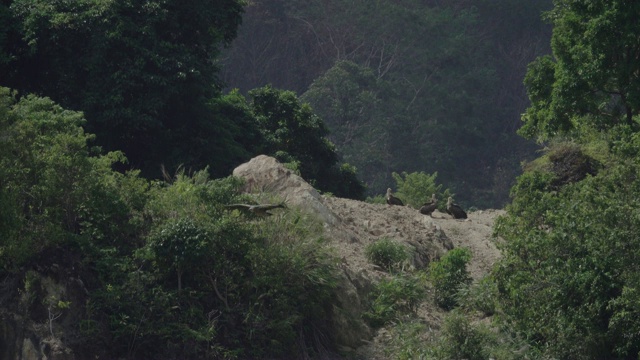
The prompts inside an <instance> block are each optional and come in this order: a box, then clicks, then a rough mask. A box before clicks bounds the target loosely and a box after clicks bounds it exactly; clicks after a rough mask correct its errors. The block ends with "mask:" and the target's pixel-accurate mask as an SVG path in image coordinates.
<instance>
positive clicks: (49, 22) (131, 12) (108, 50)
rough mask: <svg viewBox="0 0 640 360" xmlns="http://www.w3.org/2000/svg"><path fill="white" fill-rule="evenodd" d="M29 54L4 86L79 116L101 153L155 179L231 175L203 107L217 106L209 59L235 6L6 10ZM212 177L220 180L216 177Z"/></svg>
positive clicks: (220, 137)
mask: <svg viewBox="0 0 640 360" xmlns="http://www.w3.org/2000/svg"><path fill="white" fill-rule="evenodd" d="M10 9H11V11H12V15H13V17H14V18H15V19H17V21H18V22H19V24H20V25H21V26H20V28H21V34H22V38H23V39H24V41H25V42H26V44H28V45H27V46H28V49H26V50H24V51H23V53H21V54H20V56H21V58H20V59H18V61H17V62H16V64H15V68H14V69H13V70H14V71H12V72H9V74H10V75H12V76H10V77H9V78H8V79H6V80H5V81H8V85H10V86H11V87H13V88H17V89H19V90H21V91H24V92H35V93H38V94H42V95H46V96H49V97H51V98H52V99H54V100H55V101H58V102H59V103H61V104H62V105H63V106H65V107H67V108H72V109H79V110H82V111H84V113H85V114H86V118H87V120H88V123H87V127H88V129H89V131H91V132H92V133H95V134H96V135H97V141H98V143H99V144H100V145H102V146H104V147H105V148H106V149H108V150H122V151H124V152H125V153H126V154H127V156H128V157H129V159H130V161H131V164H132V165H133V166H135V167H139V168H142V169H143V170H144V171H145V172H147V173H148V174H151V175H157V174H158V173H159V168H160V164H161V163H165V165H167V166H168V167H169V168H175V167H177V165H179V164H183V165H184V166H186V167H188V168H189V167H196V168H203V167H204V166H205V165H212V169H216V171H221V174H220V175H222V174H226V173H228V170H229V169H230V168H231V167H232V166H234V165H235V164H234V163H233V161H234V160H237V159H238V157H242V155H245V158H246V154H242V153H240V154H238V149H237V146H236V148H234V147H233V146H230V145H233V144H234V139H233V137H232V135H231V134H230V133H229V130H228V128H229V127H230V126H232V124H233V123H232V122H222V121H219V120H218V118H216V117H213V116H211V114H210V113H209V108H208V107H207V106H206V103H207V101H208V100H209V99H212V98H214V97H217V96H219V88H220V82H219V80H218V78H217V72H218V67H217V65H216V61H215V60H216V57H217V56H218V54H219V52H220V48H221V46H223V45H225V44H228V43H229V42H230V41H231V39H233V37H234V36H235V34H236V28H237V26H238V24H239V23H240V21H241V13H242V2H241V1H238V0H222V1H213V0H189V1H159V0H158V1H142V0H134V1H127V0H116V1H107V2H104V1H95V0H81V1H72V2H68V1H56V2H53V3H52V2H50V1H44V0H38V1H23V0H14V1H12V2H11V7H10ZM218 169H219V170H218Z"/></svg>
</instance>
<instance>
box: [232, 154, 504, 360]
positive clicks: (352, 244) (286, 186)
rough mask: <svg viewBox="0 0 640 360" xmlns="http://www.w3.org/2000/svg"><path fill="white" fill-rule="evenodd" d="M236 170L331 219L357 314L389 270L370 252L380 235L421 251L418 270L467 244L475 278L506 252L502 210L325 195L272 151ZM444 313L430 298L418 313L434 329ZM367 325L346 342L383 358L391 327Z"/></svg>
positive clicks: (254, 184) (250, 182)
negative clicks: (462, 216)
mask: <svg viewBox="0 0 640 360" xmlns="http://www.w3.org/2000/svg"><path fill="white" fill-rule="evenodd" d="M234 175H235V176H239V177H243V178H245V179H246V181H247V187H246V189H245V190H246V191H247V192H249V193H258V194H259V193H260V192H263V191H268V192H270V193H272V194H274V195H275V196H277V197H279V198H281V199H284V200H285V201H286V202H287V203H288V204H289V206H294V207H297V208H299V209H300V210H302V211H305V212H308V213H310V214H313V215H314V216H317V217H318V218H320V219H321V220H322V221H323V222H324V223H325V229H326V236H327V237H328V238H329V239H330V244H331V246H332V247H333V248H335V250H336V253H337V254H338V256H339V258H340V259H341V268H342V269H343V270H344V274H345V277H346V279H348V281H349V282H350V284H348V285H345V289H344V291H345V292H346V294H345V298H343V299H342V306H346V307H347V308H349V307H351V308H353V309H352V310H353V312H354V313H356V312H357V311H361V310H362V308H361V307H362V306H363V305H364V304H363V297H364V296H365V295H366V292H367V290H368V288H370V286H371V284H373V282H375V281H377V280H378V279H380V278H381V277H384V276H387V275H388V274H386V273H385V272H384V271H382V269H379V268H377V267H376V266H374V265H372V264H370V263H369V262H368V261H367V259H366V257H365V248H366V247H367V245H369V244H371V243H373V242H375V241H377V240H379V239H382V238H391V239H394V240H396V241H398V242H401V243H404V244H406V245H407V246H408V247H409V248H411V249H413V250H415V251H414V254H415V255H414V258H413V261H412V264H410V265H409V266H413V267H415V268H418V269H419V268H424V267H426V266H427V265H428V263H429V262H430V261H432V260H434V259H437V258H439V257H440V256H442V255H443V254H444V253H445V252H446V251H448V250H451V249H453V248H455V247H466V248H468V249H470V250H471V252H472V254H473V258H472V260H471V262H470V264H469V268H468V270H469V271H470V273H471V275H472V277H473V278H474V279H475V280H477V279H480V278H481V277H482V276H484V275H485V274H487V273H488V272H489V271H490V269H491V267H492V266H493V264H494V263H495V262H496V261H497V259H498V258H499V256H500V252H499V250H498V249H497V248H496V245H495V239H494V238H493V236H492V233H493V230H492V227H493V222H494V220H495V218H496V217H497V216H499V215H501V214H503V213H504V212H503V211H502V210H482V211H475V212H471V213H469V218H468V219H466V220H455V219H452V218H451V217H450V216H449V215H448V214H444V213H441V212H438V211H437V210H436V211H435V212H434V213H433V215H432V216H433V217H429V216H425V215H422V214H420V213H419V212H418V211H417V210H416V209H413V208H411V207H408V206H389V205H386V204H384V205H382V204H369V203H365V202H361V201H355V200H349V199H342V198H336V197H331V196H323V195H320V194H319V193H318V192H317V191H316V190H315V189H313V188H312V187H311V186H310V185H309V184H307V183H306V182H304V180H302V179H301V178H300V177H299V176H297V175H295V174H293V173H292V172H291V171H290V170H288V169H286V168H284V167H283V166H282V165H281V164H279V163H278V162H277V161H276V160H275V159H273V158H270V157H267V156H258V157H256V158H254V159H252V160H251V161H249V162H248V163H245V164H243V165H241V166H240V167H238V168H236V170H235V171H234ZM356 303H357V304H358V305H355V304H356ZM444 314H445V313H444V312H443V311H442V310H440V309H438V308H437V307H436V306H434V305H433V303H432V302H430V301H425V302H424V303H423V304H422V305H421V307H420V308H419V310H418V312H417V315H418V316H420V317H421V318H422V321H424V322H426V323H428V324H429V325H430V327H431V328H433V329H434V330H435V329H438V328H439V326H440V323H441V321H442V318H443V317H444ZM365 328H366V325H364V324H361V329H362V330H361V333H360V335H361V336H360V337H359V338H358V336H354V335H353V334H343V335H344V338H343V339H342V340H343V341H342V345H343V346H344V347H346V348H357V353H358V354H360V356H361V357H363V358H370V359H372V358H383V355H382V354H383V352H382V351H381V349H380V348H379V347H380V346H382V342H383V340H384V337H385V336H386V333H385V330H384V329H382V330H381V331H378V332H377V333H372V332H370V331H368V330H365ZM367 329H368V328H367Z"/></svg>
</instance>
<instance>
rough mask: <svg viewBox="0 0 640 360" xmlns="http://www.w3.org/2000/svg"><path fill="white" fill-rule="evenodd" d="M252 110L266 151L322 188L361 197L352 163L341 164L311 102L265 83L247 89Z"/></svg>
mask: <svg viewBox="0 0 640 360" xmlns="http://www.w3.org/2000/svg"><path fill="white" fill-rule="evenodd" d="M249 96H250V98H251V100H250V105H251V109H252V112H253V114H254V116H255V118H256V121H257V123H258V127H259V128H260V130H261V132H262V135H263V137H264V139H265V144H266V146H265V150H264V151H265V152H266V153H267V154H271V155H274V156H276V157H277V158H278V160H280V161H282V162H285V163H294V164H296V167H297V168H298V170H299V171H300V174H301V175H302V177H303V178H304V179H306V180H307V181H309V182H311V183H312V185H314V186H316V187H317V188H318V189H320V190H322V191H327V192H331V193H334V194H335V195H337V196H343V197H350V198H355V199H361V198H362V197H363V196H364V186H363V185H362V184H361V183H360V181H358V180H357V178H356V174H355V170H354V169H353V168H352V167H349V166H344V165H340V164H339V162H338V160H339V159H338V154H337V151H336V148H335V146H334V144H333V143H332V142H331V141H329V139H328V138H327V135H328V133H329V132H328V130H327V128H326V126H325V124H324V122H323V121H322V119H321V118H320V117H318V116H317V115H316V114H315V113H314V112H313V110H312V109H311V106H309V104H307V103H302V102H300V100H299V99H298V97H297V96H296V95H295V94H294V93H293V92H291V91H284V90H278V89H274V88H272V87H271V86H266V87H263V88H259V89H254V90H252V91H250V92H249Z"/></svg>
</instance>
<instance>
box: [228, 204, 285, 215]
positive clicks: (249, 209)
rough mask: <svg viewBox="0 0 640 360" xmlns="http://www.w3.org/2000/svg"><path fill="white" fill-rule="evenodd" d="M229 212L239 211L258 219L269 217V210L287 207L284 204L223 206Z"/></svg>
mask: <svg viewBox="0 0 640 360" xmlns="http://www.w3.org/2000/svg"><path fill="white" fill-rule="evenodd" d="M224 207H225V208H227V209H230V210H239V211H241V212H243V213H245V214H253V215H256V216H260V217H265V216H271V215H273V214H272V213H270V212H269V210H273V209H277V208H283V209H286V208H287V206H286V205H285V204H284V203H279V204H229V205H225V206H224Z"/></svg>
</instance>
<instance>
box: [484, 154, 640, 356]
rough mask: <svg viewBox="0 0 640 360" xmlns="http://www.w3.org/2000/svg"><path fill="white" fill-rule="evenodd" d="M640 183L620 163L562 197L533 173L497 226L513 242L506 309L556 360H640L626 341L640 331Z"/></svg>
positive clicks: (502, 284)
mask: <svg viewBox="0 0 640 360" xmlns="http://www.w3.org/2000/svg"><path fill="white" fill-rule="evenodd" d="M636 174H638V165H637V162H636V161H634V164H629V163H626V161H623V162H617V161H616V163H614V164H609V166H608V167H607V168H606V169H603V170H601V171H600V172H599V173H598V174H597V175H595V176H588V177H586V178H585V179H583V180H581V181H579V182H576V183H571V184H566V185H564V186H562V187H561V188H559V189H558V187H557V186H556V185H555V179H556V176H554V174H550V173H545V172H540V171H534V172H531V173H527V174H525V175H523V176H522V177H521V178H520V179H519V181H518V184H517V186H516V187H514V190H513V196H514V201H513V204H512V205H510V206H509V208H508V216H507V217H505V218H502V219H500V220H499V221H498V223H497V225H496V229H497V233H498V235H500V236H502V237H503V238H504V239H505V243H504V245H503V249H502V251H503V259H502V260H501V261H500V263H499V265H498V267H497V268H496V270H495V275H496V279H497V284H498V289H499V292H500V297H499V299H500V303H501V307H502V308H503V309H504V311H505V314H507V316H508V318H509V319H511V320H512V321H514V323H515V324H516V326H517V328H518V329H519V330H520V331H522V332H523V333H524V334H525V337H526V338H529V339H532V340H534V341H535V342H536V344H537V345H538V346H539V347H540V348H541V349H544V348H546V349H548V351H549V352H550V353H551V356H553V357H560V358H567V357H568V358H616V357H621V358H627V357H630V356H636V355H637V353H638V351H639V350H640V348H639V347H638V346H637V342H636V343H635V345H631V343H630V342H628V341H627V340H628V339H633V338H636V337H635V335H633V334H632V332H633V331H634V329H635V328H637V325H636V323H637V321H635V320H631V319H632V314H633V313H634V311H635V310H634V309H633V307H629V300H630V297H633V298H634V299H636V300H638V299H637V298H636V297H635V296H636V295H637V293H635V292H634V289H635V287H636V285H637V284H636V282H635V280H634V279H635V278H636V276H637V274H638V267H637V265H636V264H637V262H638V254H639V253H640V252H639V251H638V249H639V247H640V243H639V242H638V241H637V239H636V236H635V234H636V233H637V231H638V227H639V226H640V224H639V223H638V220H637V218H636V216H635V215H634V214H636V213H637V211H638V210H637V209H638V208H639V207H640V204H638V202H637V200H636V199H635V198H634V196H633V195H632V194H634V193H635V191H637V188H638V186H639V184H638V181H637V180H636V179H637V175H636ZM552 190H553V191H552ZM629 311H630V312H629ZM622 323H624V324H625V325H624V326H625V328H624V329H622V328H621V327H620V326H619V325H620V324H622ZM576 339H580V341H576Z"/></svg>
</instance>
